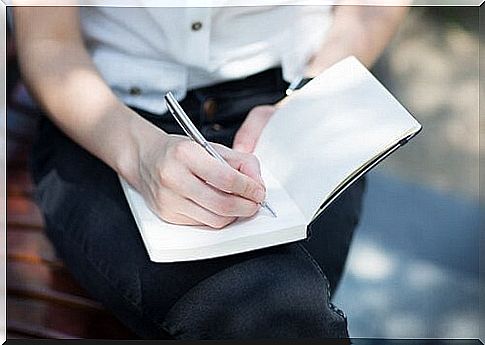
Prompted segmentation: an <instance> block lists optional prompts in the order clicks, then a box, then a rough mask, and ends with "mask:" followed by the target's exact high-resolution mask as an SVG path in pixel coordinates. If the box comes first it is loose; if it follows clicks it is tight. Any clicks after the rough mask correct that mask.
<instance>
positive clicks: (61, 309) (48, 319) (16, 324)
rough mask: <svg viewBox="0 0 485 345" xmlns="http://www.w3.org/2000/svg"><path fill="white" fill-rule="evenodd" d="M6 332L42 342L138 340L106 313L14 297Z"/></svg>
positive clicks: (9, 308) (9, 307)
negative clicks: (105, 339) (61, 340)
mask: <svg viewBox="0 0 485 345" xmlns="http://www.w3.org/2000/svg"><path fill="white" fill-rule="evenodd" d="M7 331H12V332H16V333H21V334H25V335H30V336H34V337H42V338H57V337H60V338H63V339H66V338H90V339H103V338H110V339H133V338H135V336H134V335H133V334H132V333H131V332H130V331H129V330H128V329H127V328H126V327H125V326H123V325H122V324H121V323H120V322H119V321H118V320H117V319H115V318H114V317H113V316H112V315H110V314H108V313H107V312H105V311H98V310H92V311H87V310H84V309H83V310H79V309H77V308H68V307H65V306H60V305H57V304H53V303H47V302H45V301H38V300H32V299H20V298H17V297H14V296H8V297H7Z"/></svg>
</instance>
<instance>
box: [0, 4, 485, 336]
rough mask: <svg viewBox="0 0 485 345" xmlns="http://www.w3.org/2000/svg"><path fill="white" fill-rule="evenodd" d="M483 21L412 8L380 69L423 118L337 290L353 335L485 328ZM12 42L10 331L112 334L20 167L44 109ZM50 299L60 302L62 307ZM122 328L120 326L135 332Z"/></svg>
mask: <svg viewBox="0 0 485 345" xmlns="http://www.w3.org/2000/svg"><path fill="white" fill-rule="evenodd" d="M478 22H479V20H478V8H476V7H475V8H470V7H459V8H458V7H453V8H451V7H449V8H447V7H413V8H412V9H411V11H410V13H409V15H408V17H407V19H406V21H405V22H404V24H403V25H402V27H401V28H400V30H399V32H398V34H397V35H396V36H395V38H394V40H393V41H392V43H391V45H390V46H389V47H388V48H387V50H386V52H385V54H384V55H383V57H382V58H381V59H380V61H379V62H378V64H377V65H376V67H375V69H374V73H375V74H376V75H377V77H378V78H379V79H380V80H381V81H382V82H383V83H384V84H385V85H386V86H387V87H388V88H389V89H390V90H391V92H392V93H393V94H394V95H395V96H396V97H397V98H398V99H399V100H400V101H401V102H402V103H403V104H404V105H405V106H406V107H407V109H408V110H409V111H410V112H411V113H412V114H413V115H414V116H415V117H416V118H417V119H418V120H419V121H420V122H421V123H422V124H423V127H424V128H423V131H422V133H421V134H420V135H419V136H418V137H417V138H416V139H414V140H413V141H412V142H411V143H410V144H409V145H407V146H405V147H404V148H403V149H401V150H400V151H398V152H397V153H396V154H395V155H394V156H392V157H391V158H390V159H388V160H386V161H385V162H384V163H383V164H382V165H380V166H379V167H378V168H377V169H375V170H374V171H372V172H371V173H370V174H369V177H368V189H367V193H366V196H365V198H366V202H365V208H364V214H363V218H362V220H361V223H360V225H359V229H358V230H357V232H356V237H355V240H354V243H353V246H352V248H351V253H350V256H349V259H348V262H347V270H346V273H345V275H344V278H343V280H342V281H341V284H340V287H339V289H338V290H337V292H336V294H335V295H334V302H335V303H336V304H337V305H338V306H339V307H341V308H342V309H343V310H344V311H345V312H346V314H347V315H348V318H349V330H350V335H351V336H352V337H392V338H400V337H404V338H419V337H432V338H442V337H453V338H460V337H466V338H474V337H475V338H476V337H478V335H479V292H480V289H479V237H480V234H479V215H480V214H479V207H478V192H479V189H478V184H479V160H478V157H479V113H478V111H479V109H478V106H479V104H478V78H479V77H478V63H479V56H478V53H479V37H478V25H479V23H478ZM12 43H13V42H12V40H9V41H8V42H7V59H8V72H7V96H8V102H9V107H8V115H7V116H8V117H7V138H8V144H7V158H8V162H9V170H8V184H9V187H8V188H9V189H8V195H9V198H8V199H7V204H8V205H7V208H8V215H9V216H8V217H9V218H8V224H7V226H8V234H7V235H8V237H7V240H8V246H9V250H8V267H7V269H8V270H9V271H8V272H9V273H8V274H9V281H8V284H10V285H9V286H8V287H7V289H8V293H9V302H8V303H9V304H8V305H9V315H8V318H9V323H8V326H9V329H10V334H11V336H12V337H14V336H15V337H28V336H32V337H33V336H49V337H67V336H69V335H73V334H74V335H76V336H84V337H88V336H95V337H103V336H106V334H101V333H99V332H98V333H95V331H96V330H97V328H96V327H98V328H99V324H103V325H106V324H107V322H114V321H112V320H111V319H109V320H108V319H106V317H105V316H104V314H103V315H102V309H101V307H100V306H98V305H96V304H92V303H91V302H89V300H88V296H85V295H83V292H80V291H78V290H76V289H77V288H76V287H73V286H74V285H72V283H68V284H67V283H66V281H67V280H66V274H67V273H66V272H63V271H62V264H61V263H58V262H56V260H55V258H54V257H53V254H52V250H51V249H50V248H49V244H48V243H46V241H45V239H43V237H40V235H39V233H41V229H42V221H41V219H39V214H38V213H36V212H37V211H36V210H35V207H34V206H32V204H31V203H29V202H30V201H29V199H28V197H29V195H30V194H29V193H30V192H31V186H30V185H28V182H27V177H26V176H24V175H25V172H24V170H20V169H19V168H18V167H19V166H20V165H18V164H20V163H19V162H24V163H25V160H26V158H25V157H27V156H26V150H25V147H27V146H28V145H29V143H30V142H31V141H30V139H29V138H31V136H32V132H33V129H34V125H35V118H36V111H35V107H34V106H33V104H31V103H30V102H29V99H28V97H27V94H26V91H25V89H24V88H23V87H22V86H21V84H19V83H18V70H17V67H16V64H15V47H14V46H13V44H12ZM2 139H3V142H5V139H4V138H2ZM24 163H21V164H24ZM24 166H25V165H24ZM14 169H19V170H14ZM22 169H24V168H22ZM17 172H18V173H17ZM22 174H24V175H22ZM12 193H13V194H12ZM11 229H14V230H15V231H13V230H12V231H11ZM39 263H41V264H42V265H44V266H45V267H47V268H45V267H44V266H40V264H39ZM34 264H35V265H37V266H35V267H36V268H35V272H37V273H35V275H32V274H33V273H32V272H33V271H32V267H33V266H29V265H34ZM56 265H60V266H56ZM12 277H16V278H19V279H21V280H23V282H22V284H24V285H21V284H20V285H19V284H17V281H15V280H14V279H13V278H12ZM11 278H12V279H11ZM26 279H31V280H30V281H29V282H30V283H29V284H30V285H29V286H27V288H26V287H25V280H26ZM32 282H33V283H32ZM61 283H62V284H64V285H62V286H63V287H62V288H59V286H61V285H60V284H61ZM12 284H13V285H12ZM15 284H17V285H15ZM66 284H67V285H66ZM69 284H71V285H69ZM38 286H40V288H38ZM65 286H68V288H66V287H65ZM34 287H37V288H36V289H34ZM29 289H30V290H29ZM66 296H67V297H69V298H71V299H70V300H69V301H71V302H69V303H71V304H69V303H67V302H66V298H67V297H66ZM72 296H75V299H74V300H73V299H72ZM63 298H64V299H63ZM29 299H30V300H29ZM26 301H28V303H26ZM46 301H50V302H52V301H54V302H56V301H57V302H56V303H57V304H56V306H55V308H54V309H52V307H47V306H46V305H45V302H46ZM73 301H74V302H73ZM66 303H67V304H66ZM73 303H74V304H73ZM90 303H91V304H90ZM60 306H62V307H63V308H64V309H66V308H67V309H66V310H67V311H66V310H61V309H60V308H61V307H60ZM66 306H67V307H66ZM79 306H81V307H82V308H81V309H79V308H80V307H79ZM49 308H50V309H49ZM56 308H57V309H56ZM69 308H71V309H69ZM76 308H78V309H76ZM83 308H84V309H83ZM96 308H97V309H96ZM88 309H89V310H90V313H91V314H86V313H87V310H88ZM73 310H76V313H78V314H79V315H78V314H74V311H73ZM79 310H81V312H78V311H79ZM92 310H95V312H92ZM83 313H84V314H83ZM55 315H59V316H58V317H57V318H56V319H54V316H55ZM34 316H35V318H34ZM19 320H20V321H19ZM22 320H30V321H29V323H26V322H24V323H22ZM86 320H88V322H87V321H86ZM107 320H108V321H107ZM73 321H75V322H73ZM59 322H60V323H59ZM86 322H87V323H86ZM31 324H34V325H36V328H32V327H31V326H30V325H31ZM57 324H60V325H61V326H59V327H57V328H55V327H54V326H55V325H57ZM81 326H82V327H84V328H80V327H81ZM29 327H30V328H29ZM69 327H77V328H72V329H68V328H69ZM117 327H118V328H117ZM54 328H55V330H54V331H53V329H54ZM104 328H106V327H104ZM66 329H67V331H66ZM119 329H120V327H119V325H115V326H113V327H112V328H111V331H113V332H121V333H117V334H118V335H120V336H126V337H129V336H130V335H129V334H126V333H123V332H122V331H119ZM98 331H99V330H98ZM49 332H50V333H49ZM90 332H91V333H90ZM112 336H113V335H112V334H111V337H112Z"/></svg>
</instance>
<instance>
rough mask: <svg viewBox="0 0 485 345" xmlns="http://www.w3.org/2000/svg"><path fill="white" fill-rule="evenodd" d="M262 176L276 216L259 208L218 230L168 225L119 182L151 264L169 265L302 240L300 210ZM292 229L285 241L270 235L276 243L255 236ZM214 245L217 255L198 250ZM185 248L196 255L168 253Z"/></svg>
mask: <svg viewBox="0 0 485 345" xmlns="http://www.w3.org/2000/svg"><path fill="white" fill-rule="evenodd" d="M262 176H263V179H264V180H265V184H266V189H267V201H268V202H269V203H270V204H271V206H272V207H273V208H274V209H275V210H276V212H277V213H278V217H277V218H274V217H273V216H272V215H271V214H270V213H269V211H267V210H265V209H260V211H258V213H257V214H256V215H255V216H253V217H251V218H246V219H241V220H237V221H236V222H234V223H233V224H230V225H228V226H227V227H225V228H223V229H221V230H216V229H212V228H209V227H206V226H182V225H174V224H170V223H167V222H165V221H163V220H162V219H160V218H159V217H158V216H156V215H155V213H153V212H152V211H151V210H150V209H149V208H148V206H147V205H146V203H145V200H144V199H143V197H142V196H141V194H139V193H138V192H137V191H136V190H135V189H133V188H132V187H131V186H130V185H129V184H128V183H127V182H126V181H124V180H123V179H122V178H120V181H121V184H122V187H123V190H124V192H125V195H126V198H127V200H128V203H129V205H130V208H131V211H132V213H133V216H134V218H135V221H136V223H137V225H138V228H139V230H140V233H141V235H142V238H143V242H144V243H145V247H146V248H147V251H148V253H149V255H150V258H151V259H152V260H153V261H167V262H170V261H185V260H195V259H202V258H210V257H214V256H221V255H223V254H224V255H227V254H233V253H238V252H243V251H247V250H254V249H259V248H262V247H265V246H268V245H276V244H281V243H286V242H291V241H295V240H298V239H303V238H305V237H306V225H307V224H306V223H305V219H304V217H303V214H302V213H301V211H300V210H299V208H298V207H297V206H296V204H295V203H294V201H293V200H292V199H291V198H290V197H289V196H288V194H287V193H286V192H285V190H284V189H283V188H282V187H281V185H280V184H279V183H278V181H277V180H275V179H274V178H273V177H272V176H271V174H270V173H268V172H267V170H266V169H263V170H262ZM291 228H294V229H300V230H295V232H294V233H292V234H291V235H290V237H288V238H284V237H285V235H284V234H285V233H284V232H282V233H281V235H280V236H278V235H275V236H272V237H271V238H272V240H271V241H274V240H276V241H277V242H278V243H266V242H264V241H263V240H261V241H260V240H258V237H261V238H263V237H266V238H270V237H268V236H266V235H267V234H268V233H271V232H278V231H281V230H285V229H291ZM235 241H236V242H235ZM226 242H232V244H231V247H227V249H226V248H224V243H226ZM234 243H235V244H234ZM238 243H240V246H239V245H238ZM216 245H219V246H218V247H217V248H216V249H217V250H218V251H217V252H216V251H214V252H204V251H197V249H198V248H210V247H214V246H216ZM186 249H193V250H194V253H196V254H193V255H192V256H191V255H187V254H184V255H182V256H180V255H178V256H175V255H176V254H174V256H172V255H171V254H170V252H171V251H174V252H176V251H177V250H179V251H183V250H186ZM164 251H165V252H166V253H164ZM222 253H223V254H222ZM195 255H197V256H195ZM160 258H163V259H160Z"/></svg>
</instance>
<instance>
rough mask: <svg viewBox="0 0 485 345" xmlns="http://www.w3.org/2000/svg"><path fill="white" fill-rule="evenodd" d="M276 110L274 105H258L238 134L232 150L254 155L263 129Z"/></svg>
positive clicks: (252, 110)
mask: <svg viewBox="0 0 485 345" xmlns="http://www.w3.org/2000/svg"><path fill="white" fill-rule="evenodd" d="M275 110H276V106H274V105H258V106H256V107H254V108H253V109H251V111H250V112H249V114H248V116H247V117H246V120H244V122H243V124H242V126H241V127H240V128H239V130H238V131H237V133H236V136H235V138H234V143H233V145H232V148H233V149H234V150H236V151H240V152H246V153H252V152H253V151H254V149H255V147H256V143H257V142H258V139H259V136H260V135H261V132H262V131H263V128H264V127H265V126H266V124H267V123H268V121H269V119H270V118H271V116H272V115H273V113H274V112H275Z"/></svg>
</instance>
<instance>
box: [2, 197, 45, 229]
mask: <svg viewBox="0 0 485 345" xmlns="http://www.w3.org/2000/svg"><path fill="white" fill-rule="evenodd" d="M10 227H30V228H43V227H44V220H43V218H42V214H41V212H40V210H39V208H38V207H37V205H36V204H35V203H34V202H33V201H32V199H30V198H29V197H26V196H22V195H12V196H7V228H10Z"/></svg>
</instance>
